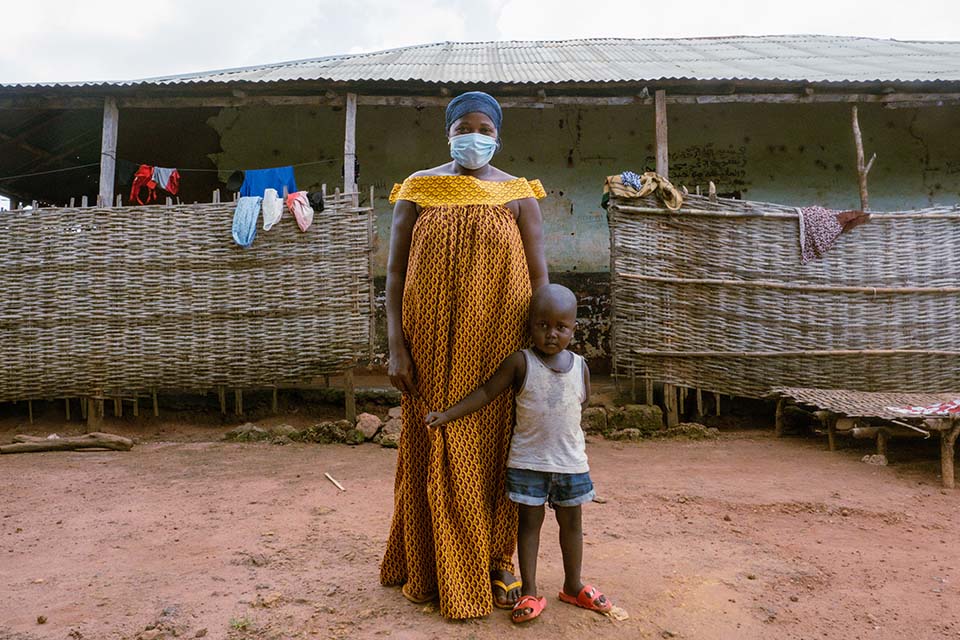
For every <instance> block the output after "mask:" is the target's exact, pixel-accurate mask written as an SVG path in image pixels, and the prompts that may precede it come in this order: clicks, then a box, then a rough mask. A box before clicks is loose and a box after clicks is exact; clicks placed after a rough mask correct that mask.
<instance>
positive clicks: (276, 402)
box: [270, 387, 280, 413]
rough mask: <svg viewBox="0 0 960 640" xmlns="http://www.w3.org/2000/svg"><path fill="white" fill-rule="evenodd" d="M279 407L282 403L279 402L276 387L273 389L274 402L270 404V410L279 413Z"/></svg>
mask: <svg viewBox="0 0 960 640" xmlns="http://www.w3.org/2000/svg"><path fill="white" fill-rule="evenodd" d="M279 405H280V403H279V400H278V398H277V388H276V387H274V388H273V399H272V401H271V403H270V409H271V410H272V411H273V413H277V411H279Z"/></svg>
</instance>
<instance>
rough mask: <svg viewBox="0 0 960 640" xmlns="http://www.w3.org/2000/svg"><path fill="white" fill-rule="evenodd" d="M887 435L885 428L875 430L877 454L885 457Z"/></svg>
mask: <svg viewBox="0 0 960 640" xmlns="http://www.w3.org/2000/svg"><path fill="white" fill-rule="evenodd" d="M889 437H890V436H889V434H888V433H887V430H886V429H880V430H879V431H877V455H879V456H883V457H884V458H886V457H887V440H888V439H889Z"/></svg>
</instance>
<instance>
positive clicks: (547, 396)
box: [507, 349, 590, 473]
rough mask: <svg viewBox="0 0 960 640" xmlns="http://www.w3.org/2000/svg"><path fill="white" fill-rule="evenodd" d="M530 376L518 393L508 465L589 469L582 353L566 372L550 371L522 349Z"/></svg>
mask: <svg viewBox="0 0 960 640" xmlns="http://www.w3.org/2000/svg"><path fill="white" fill-rule="evenodd" d="M523 357H524V358H525V359H526V361H527V376H526V378H525V379H524V381H523V387H522V388H521V389H520V391H519V392H518V393H517V395H516V406H517V424H516V426H515V427H514V430H513V440H511V442H510V456H509V458H508V459H507V466H508V467H512V468H514V469H531V470H533V471H544V472H547V473H586V472H587V471H589V470H590V467H589V466H588V465H587V451H586V445H585V443H584V439H583V429H581V428H580V410H581V403H582V402H583V401H584V400H586V389H585V388H584V384H583V358H581V357H580V356H578V355H577V354H575V353H574V354H573V366H572V367H571V368H570V371H567V372H566V373H557V372H556V371H553V370H551V369H550V368H549V367H547V366H546V365H545V364H543V362H541V360H540V358H538V357H537V356H536V354H534V353H532V352H531V351H530V350H529V349H524V350H523Z"/></svg>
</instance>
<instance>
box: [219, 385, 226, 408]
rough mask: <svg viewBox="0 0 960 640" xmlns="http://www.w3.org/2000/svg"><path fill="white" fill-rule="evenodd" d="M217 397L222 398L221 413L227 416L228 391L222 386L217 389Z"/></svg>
mask: <svg viewBox="0 0 960 640" xmlns="http://www.w3.org/2000/svg"><path fill="white" fill-rule="evenodd" d="M217 397H218V398H220V413H222V414H223V415H227V390H226V388H224V387H222V386H220V387H217Z"/></svg>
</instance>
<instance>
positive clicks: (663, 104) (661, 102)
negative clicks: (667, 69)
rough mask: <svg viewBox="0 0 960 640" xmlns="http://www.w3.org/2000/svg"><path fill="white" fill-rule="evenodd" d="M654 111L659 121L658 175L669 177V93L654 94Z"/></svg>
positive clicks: (661, 91)
mask: <svg viewBox="0 0 960 640" xmlns="http://www.w3.org/2000/svg"><path fill="white" fill-rule="evenodd" d="M653 108H654V111H655V112H656V120H657V173H659V174H660V175H661V176H663V177H664V178H666V177H668V172H669V154H668V153H667V92H666V91H664V90H663V89H658V90H657V92H656V93H655V94H654V107H653Z"/></svg>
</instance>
